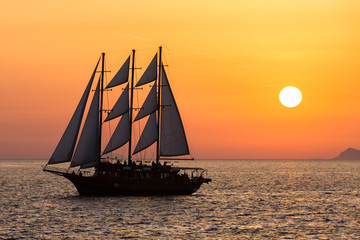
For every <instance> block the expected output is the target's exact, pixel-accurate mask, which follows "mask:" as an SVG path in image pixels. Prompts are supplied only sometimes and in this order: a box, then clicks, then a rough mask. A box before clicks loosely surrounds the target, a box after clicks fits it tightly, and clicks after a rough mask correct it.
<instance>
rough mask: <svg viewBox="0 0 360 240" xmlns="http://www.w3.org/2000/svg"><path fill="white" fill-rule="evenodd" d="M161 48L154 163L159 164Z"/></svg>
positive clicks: (160, 48)
mask: <svg viewBox="0 0 360 240" xmlns="http://www.w3.org/2000/svg"><path fill="white" fill-rule="evenodd" d="M161 50H162V47H161V46H160V47H159V74H158V75H159V78H158V112H157V113H158V114H157V115H158V116H157V133H158V136H157V139H158V140H157V142H156V164H159V158H160V111H161V110H160V108H161V102H160V97H161V91H160V90H161V68H162V64H161Z"/></svg>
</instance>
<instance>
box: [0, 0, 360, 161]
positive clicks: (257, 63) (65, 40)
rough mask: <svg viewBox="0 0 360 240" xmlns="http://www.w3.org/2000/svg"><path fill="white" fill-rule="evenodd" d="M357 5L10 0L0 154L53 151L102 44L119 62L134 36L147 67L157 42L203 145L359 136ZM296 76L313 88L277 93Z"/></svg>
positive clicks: (315, 144)
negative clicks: (294, 96)
mask: <svg viewBox="0 0 360 240" xmlns="http://www.w3.org/2000/svg"><path fill="white" fill-rule="evenodd" d="M359 11H360V2H359V1H355V0H349V1H337V0H336V1H335V0H303V1H288V0H274V1H268V0H252V1H229V0H228V1H155V2H154V1H132V2H123V1H83V0H80V1H67V0H66V1H40V0H36V1H31V2H29V1H17V0H15V1H9V2H4V3H2V10H1V14H0V29H1V32H2V35H1V40H0V43H1V51H0V56H1V57H0V81H1V85H2V90H1V95H0V109H2V117H1V119H0V132H1V135H0V136H1V137H0V146H1V147H0V158H48V157H50V155H51V153H52V151H53V150H54V148H55V146H56V144H57V142H58V141H59V139H60V137H61V134H62V133H63V131H64V130H65V127H66V125H67V123H68V121H69V119H70V117H71V115H72V113H73V111H74V109H75V107H76V104H77V103H78V100H79V98H80V96H81V94H82V92H83V90H84V88H85V86H86V83H87V81H88V78H89V77H90V75H91V71H92V70H93V67H94V65H95V63H96V61H97V59H98V57H99V55H100V53H101V52H103V51H105V52H106V53H107V56H109V60H108V65H107V66H108V68H111V70H112V71H116V68H117V67H118V66H120V65H121V64H122V61H123V60H125V58H126V57H127V56H128V54H129V53H130V51H131V49H133V48H134V49H136V50H137V60H136V62H137V66H139V67H142V68H143V69H144V68H146V64H148V62H149V61H150V59H151V58H152V56H153V54H154V53H155V51H156V50H157V48H158V46H159V45H164V52H165V53H164V54H165V58H166V61H167V63H168V64H169V68H168V72H169V78H170V81H171V82H170V83H171V84H172V87H173V90H174V94H175V98H176V99H177V102H178V106H179V107H180V112H181V114H182V118H183V120H184V122H185V127H186V130H187V135H188V138H189V140H190V143H191V145H190V147H191V150H192V152H193V155H194V156H195V157H198V158H317V157H319V158H326V157H333V156H335V155H337V154H338V153H339V152H341V151H343V150H345V149H346V148H347V147H354V148H360V127H359V122H360V113H359V111H358V109H359V105H360V96H359V94H358V89H359V87H360V83H359V82H360V81H359V76H360V68H359V66H358V65H359V59H360V32H359V30H358V29H360V15H359V14H358V13H359ZM142 71H143V70H142ZM142 71H139V72H138V75H139V76H140V74H141V73H142ZM288 85H292V86H296V87H298V88H299V89H300V90H301V91H302V94H303V102H302V103H301V104H300V105H299V106H298V107H295V108H293V109H289V108H285V107H284V106H282V105H281V104H280V102H279V100H278V94H279V92H280V90H281V89H282V88H283V87H285V86H288Z"/></svg>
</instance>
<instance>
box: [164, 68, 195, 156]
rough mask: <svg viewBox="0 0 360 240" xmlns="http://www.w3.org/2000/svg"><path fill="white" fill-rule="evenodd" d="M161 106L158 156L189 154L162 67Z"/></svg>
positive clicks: (172, 96) (179, 118) (182, 127)
mask: <svg viewBox="0 0 360 240" xmlns="http://www.w3.org/2000/svg"><path fill="white" fill-rule="evenodd" d="M161 106H162V109H161V122H160V123H161V128H160V129H161V130H160V139H161V140H160V156H167V157H171V156H181V155H187V154H190V152H189V147H188V143H187V140H186V135H185V131H184V126H183V124H182V121H181V117H180V113H179V110H178V108H177V106H176V102H175V99H174V95H173V93H172V91H171V88H170V85H169V81H168V79H167V76H166V73H165V69H164V66H162V86H161Z"/></svg>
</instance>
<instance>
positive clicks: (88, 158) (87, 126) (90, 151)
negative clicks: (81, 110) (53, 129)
mask: <svg viewBox="0 0 360 240" xmlns="http://www.w3.org/2000/svg"><path fill="white" fill-rule="evenodd" d="M99 94H100V80H99V82H98V84H97V87H96V90H95V94H94V97H93V100H92V102H91V105H90V108H89V112H88V115H87V117H86V120H85V123H84V127H83V130H82V132H81V135H80V138H79V142H78V145H77V147H76V150H75V153H74V157H73V159H72V161H71V164H70V167H76V166H81V165H86V167H94V166H96V165H97V163H98V160H99V159H98V158H99ZM82 168H84V166H82Z"/></svg>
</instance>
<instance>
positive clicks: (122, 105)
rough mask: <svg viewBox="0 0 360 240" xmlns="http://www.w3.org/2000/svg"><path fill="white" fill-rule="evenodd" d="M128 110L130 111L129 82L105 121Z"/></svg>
mask: <svg viewBox="0 0 360 240" xmlns="http://www.w3.org/2000/svg"><path fill="white" fill-rule="evenodd" d="M127 112H129V84H127V85H126V87H125V89H124V91H123V92H122V94H121V95H120V97H119V99H118V100H117V102H116V103H115V105H114V107H113V108H112V110H111V112H110V113H109V114H108V116H107V117H106V119H105V122H106V121H109V120H111V119H114V118H117V117H120V116H121V115H123V114H125V113H127Z"/></svg>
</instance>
